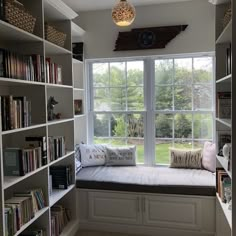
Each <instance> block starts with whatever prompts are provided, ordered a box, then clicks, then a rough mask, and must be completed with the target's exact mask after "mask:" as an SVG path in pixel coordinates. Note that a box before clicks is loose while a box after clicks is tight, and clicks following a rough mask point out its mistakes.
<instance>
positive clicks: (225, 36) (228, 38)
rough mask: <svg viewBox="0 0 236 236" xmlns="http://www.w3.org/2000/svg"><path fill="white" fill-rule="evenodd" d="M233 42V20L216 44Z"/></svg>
mask: <svg viewBox="0 0 236 236" xmlns="http://www.w3.org/2000/svg"><path fill="white" fill-rule="evenodd" d="M231 40H232V20H231V21H230V22H229V23H228V25H227V26H226V27H225V28H224V30H223V31H222V33H221V34H220V36H219V37H218V39H217V40H216V44H222V43H230V42H231Z"/></svg>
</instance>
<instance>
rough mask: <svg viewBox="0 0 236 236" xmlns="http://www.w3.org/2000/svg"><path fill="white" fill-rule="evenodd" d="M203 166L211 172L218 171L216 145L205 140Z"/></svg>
mask: <svg viewBox="0 0 236 236" xmlns="http://www.w3.org/2000/svg"><path fill="white" fill-rule="evenodd" d="M202 167H203V168H204V169H206V170H209V171H211V172H215V171H216V145H215V143H211V142H205V143H204V147H203V151H202Z"/></svg>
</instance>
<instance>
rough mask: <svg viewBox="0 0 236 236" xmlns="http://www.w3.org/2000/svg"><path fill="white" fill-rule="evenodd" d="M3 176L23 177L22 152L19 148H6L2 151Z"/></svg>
mask: <svg viewBox="0 0 236 236" xmlns="http://www.w3.org/2000/svg"><path fill="white" fill-rule="evenodd" d="M3 166H4V167H3V168H4V176H23V175H25V172H24V169H23V159H22V150H21V149H20V148H6V149H4V150H3Z"/></svg>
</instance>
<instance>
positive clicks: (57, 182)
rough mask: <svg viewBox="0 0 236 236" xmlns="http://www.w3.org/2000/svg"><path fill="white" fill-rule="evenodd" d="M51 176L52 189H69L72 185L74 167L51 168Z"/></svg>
mask: <svg viewBox="0 0 236 236" xmlns="http://www.w3.org/2000/svg"><path fill="white" fill-rule="evenodd" d="M50 176H51V178H52V180H51V181H52V186H51V187H52V188H54V189H67V188H68V187H69V186H70V185H71V184H72V167H71V166H51V167H50ZM50 192H51V191H50Z"/></svg>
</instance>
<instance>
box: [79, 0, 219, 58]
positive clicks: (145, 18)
mask: <svg viewBox="0 0 236 236" xmlns="http://www.w3.org/2000/svg"><path fill="white" fill-rule="evenodd" d="M97 2H99V1H97ZM136 13H137V14H136V15H137V16H136V19H135V22H134V23H133V24H132V25H131V27H126V28H120V27H117V26H116V25H115V24H114V23H113V21H112V19H111V10H103V11H90V12H82V13H79V17H78V18H77V19H76V23H77V24H79V25H80V26H82V27H83V28H84V29H85V30H86V32H87V33H86V36H85V55H86V58H87V59H92V58H111V57H124V56H144V55H164V54H178V53H193V52H208V51H214V35H215V29H214V6H213V5H212V4H210V3H208V1H207V0H194V1H191V2H180V3H170V4H162V5H153V6H145V7H136ZM181 24H188V28H187V29H186V30H185V31H183V32H181V33H180V34H179V35H178V36H177V37H176V38H174V39H173V40H172V41H171V42H170V43H169V44H168V45H167V47H166V48H165V49H155V50H153V49H152V50H139V51H123V52H114V51H113V49H114V46H115V42H116V39H117V36H118V32H119V31H128V30H130V29H131V28H140V27H156V26H170V25H181Z"/></svg>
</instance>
